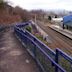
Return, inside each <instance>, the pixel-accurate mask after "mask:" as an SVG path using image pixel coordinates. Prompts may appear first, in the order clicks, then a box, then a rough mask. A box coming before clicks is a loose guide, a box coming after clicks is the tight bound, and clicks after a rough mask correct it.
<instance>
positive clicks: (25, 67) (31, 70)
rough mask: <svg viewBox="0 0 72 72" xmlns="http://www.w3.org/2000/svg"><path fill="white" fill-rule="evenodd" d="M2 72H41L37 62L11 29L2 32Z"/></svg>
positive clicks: (0, 43) (0, 53)
mask: <svg viewBox="0 0 72 72" xmlns="http://www.w3.org/2000/svg"><path fill="white" fill-rule="evenodd" d="M0 72H39V68H38V67H37V65H36V63H35V61H34V60H33V59H32V57H31V56H30V55H29V53H28V52H27V51H26V49H25V48H24V47H23V46H22V45H21V43H20V42H19V41H18V40H17V38H16V37H15V35H14V34H13V32H12V31H11V30H10V29H6V30H5V31H2V32H0Z"/></svg>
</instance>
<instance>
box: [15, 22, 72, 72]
mask: <svg viewBox="0 0 72 72" xmlns="http://www.w3.org/2000/svg"><path fill="white" fill-rule="evenodd" d="M26 25H28V24H27V23H26ZM19 26H20V25H19ZM19 26H15V27H14V31H15V34H16V35H17V37H18V38H19V39H20V40H21V42H22V43H23V44H24V46H25V47H26V48H27V50H28V52H29V53H30V54H31V55H32V57H33V58H34V59H35V60H36V62H37V63H38V65H39V66H40V67H41V69H42V70H43V72H72V68H71V67H72V66H71V65H72V57H70V56H68V55H67V54H66V53H64V52H63V51H61V50H60V49H56V52H54V51H53V50H51V49H50V48H49V47H48V46H46V45H45V44H44V43H43V42H41V41H40V40H38V39H37V38H36V37H35V36H33V35H32V34H31V33H29V32H28V31H26V30H23V29H21V28H19ZM22 26H23V25H22ZM24 26H25V24H24ZM20 27H21V26H20ZM67 61H68V62H67ZM66 65H67V66H66Z"/></svg>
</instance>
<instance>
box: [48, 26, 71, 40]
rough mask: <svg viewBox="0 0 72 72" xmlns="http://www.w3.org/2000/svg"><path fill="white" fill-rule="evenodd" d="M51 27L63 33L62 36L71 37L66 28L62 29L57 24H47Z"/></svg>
mask: <svg viewBox="0 0 72 72" xmlns="http://www.w3.org/2000/svg"><path fill="white" fill-rule="evenodd" d="M49 27H50V28H51V29H53V30H55V31H57V32H59V33H61V34H63V35H64V36H66V37H68V38H70V39H72V32H71V31H69V30H67V29H62V28H61V27H60V26H58V25H50V26H49Z"/></svg>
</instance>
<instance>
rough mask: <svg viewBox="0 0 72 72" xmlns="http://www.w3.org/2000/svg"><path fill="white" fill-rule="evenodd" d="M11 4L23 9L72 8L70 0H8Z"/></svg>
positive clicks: (71, 0)
mask: <svg viewBox="0 0 72 72" xmlns="http://www.w3.org/2000/svg"><path fill="white" fill-rule="evenodd" d="M9 1H11V2H13V5H14V6H16V5H19V6H20V7H23V8H25V9H29V10H30V9H46V10H47V9H66V10H72V8H71V6H72V0H9Z"/></svg>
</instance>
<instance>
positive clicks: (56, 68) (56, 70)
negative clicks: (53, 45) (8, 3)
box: [55, 49, 59, 72]
mask: <svg viewBox="0 0 72 72" xmlns="http://www.w3.org/2000/svg"><path fill="white" fill-rule="evenodd" d="M58 55H59V54H58V50H57V49H56V56H55V61H56V63H57V64H58V61H59V60H58ZM55 72H58V67H57V66H56V67H55Z"/></svg>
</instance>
